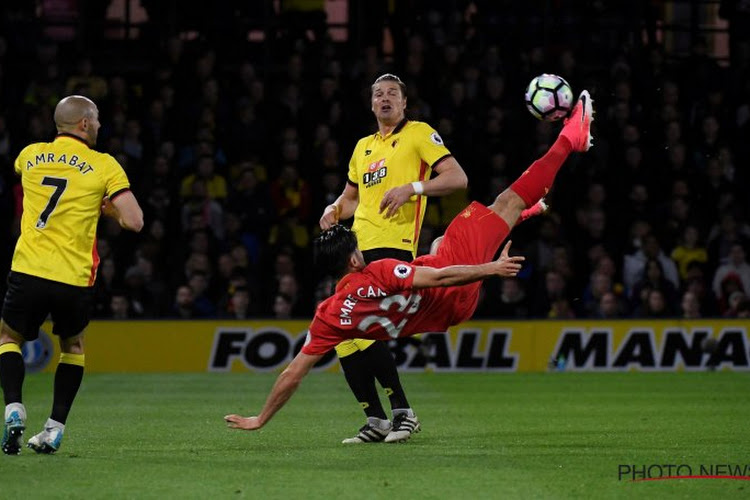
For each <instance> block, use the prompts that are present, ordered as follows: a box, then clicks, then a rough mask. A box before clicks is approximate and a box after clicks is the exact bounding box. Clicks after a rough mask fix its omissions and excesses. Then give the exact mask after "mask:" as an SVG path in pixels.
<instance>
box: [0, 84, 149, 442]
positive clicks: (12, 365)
mask: <svg viewBox="0 0 750 500" xmlns="http://www.w3.org/2000/svg"><path fill="white" fill-rule="evenodd" d="M55 125H56V126H57V136H56V137H55V139H54V141H52V142H43V143H36V144H31V145H29V146H27V147H26V148H24V149H23V151H21V153H20V154H19V155H18V158H16V162H15V171H16V173H17V174H18V175H20V176H21V187H22V188H23V195H24V197H23V215H22V217H21V236H20V237H19V239H18V242H17V243H16V249H15V252H14V253H13V262H12V264H11V271H10V273H9V274H8V291H7V293H6V295H5V301H4V302H3V310H2V320H1V322H0V383H1V384H2V388H3V396H4V398H5V427H4V429H3V440H2V449H3V452H4V453H6V454H8V455H14V454H18V453H20V451H21V447H22V437H23V432H24V430H25V429H26V424H25V420H26V409H25V408H24V406H23V403H22V399H21V392H22V387H23V379H24V374H25V366H24V362H23V356H22V354H21V346H22V345H23V343H24V342H25V341H32V340H34V339H36V338H37V336H38V335H39V327H40V326H41V325H42V323H43V322H44V320H45V319H46V318H47V316H48V315H50V316H51V318H52V323H53V325H54V326H53V333H54V334H55V335H57V336H59V340H60V351H61V354H60V362H59V363H58V365H57V370H56V372H55V385H54V399H53V403H52V412H51V414H50V417H49V419H48V420H47V422H46V423H45V426H44V429H43V430H42V432H40V433H39V434H37V435H35V436H34V437H32V438H31V439H29V442H28V446H29V448H32V449H33V450H34V451H36V452H37V453H54V452H55V451H57V450H58V449H59V447H60V443H61V441H62V437H63V432H64V431H65V422H66V420H67V418H68V413H69V412H70V407H71V406H72V404H73V400H74V399H75V396H76V394H77V392H78V388H79V387H80V385H81V381H82V380H83V370H84V365H85V362H84V349H83V331H84V329H85V328H86V325H88V323H89V315H90V306H91V303H92V286H93V285H94V281H95V280H96V270H97V266H98V265H99V256H98V255H97V253H96V227H97V223H98V222H99V216H100V214H102V213H103V214H104V215H108V216H110V217H113V218H115V219H116V220H117V221H118V222H119V223H120V226H122V227H123V228H125V229H129V230H132V231H140V230H141V229H142V228H143V212H142V211H141V208H140V206H139V205H138V202H137V201H136V199H135V196H133V193H131V192H130V183H129V181H128V178H127V176H126V175H125V172H124V171H123V169H122V167H121V166H120V164H119V163H117V161H116V160H115V159H114V158H113V157H112V156H110V155H108V154H104V153H99V152H97V151H94V150H93V149H91V148H92V147H93V146H94V145H95V144H96V138H97V133H98V131H99V127H100V123H99V110H98V109H97V107H96V104H94V103H93V102H92V101H91V100H90V99H88V98H86V97H83V96H77V95H73V96H68V97H65V98H64V99H62V100H61V101H60V102H59V103H58V104H57V107H56V108H55Z"/></svg>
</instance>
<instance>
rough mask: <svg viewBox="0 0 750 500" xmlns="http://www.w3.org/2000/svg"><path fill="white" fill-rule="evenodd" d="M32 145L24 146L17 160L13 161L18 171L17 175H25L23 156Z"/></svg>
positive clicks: (14, 168)
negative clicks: (22, 162)
mask: <svg viewBox="0 0 750 500" xmlns="http://www.w3.org/2000/svg"><path fill="white" fill-rule="evenodd" d="M30 147H31V146H30V145H29V146H26V147H25V148H23V150H22V151H21V152H20V153H18V156H17V157H16V161H15V162H14V163H13V170H14V171H15V172H16V175H23V169H22V168H21V158H22V157H25V156H26V152H27V150H28V149H29V148H30Z"/></svg>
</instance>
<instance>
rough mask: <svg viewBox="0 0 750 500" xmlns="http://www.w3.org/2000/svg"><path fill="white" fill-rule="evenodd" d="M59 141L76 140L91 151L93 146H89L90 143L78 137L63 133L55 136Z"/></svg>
mask: <svg viewBox="0 0 750 500" xmlns="http://www.w3.org/2000/svg"><path fill="white" fill-rule="evenodd" d="M58 139H73V140H76V141H78V142H80V143H82V144H84V145H85V146H86V147H87V148H89V149H91V146H89V143H88V142H86V141H84V140H83V139H81V138H80V137H78V136H77V135H73V134H68V133H66V132H61V133H59V134H57V135H56V136H55V140H58Z"/></svg>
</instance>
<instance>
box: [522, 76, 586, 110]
mask: <svg viewBox="0 0 750 500" xmlns="http://www.w3.org/2000/svg"><path fill="white" fill-rule="evenodd" d="M573 104H574V102H573V89H572V88H570V85H569V84H568V82H566V81H565V79H564V78H563V77H561V76H557V75H552V74H549V73H543V74H541V75H539V76H537V77H536V78H534V79H533V80H531V82H530V83H529V86H528V87H526V107H527V108H528V110H529V112H530V113H531V114H532V115H534V116H535V117H536V118H538V119H540V120H544V121H546V122H554V121H557V120H559V119H561V118H565V117H566V116H568V115H569V114H570V110H571V109H573Z"/></svg>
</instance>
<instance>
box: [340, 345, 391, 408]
mask: <svg viewBox="0 0 750 500" xmlns="http://www.w3.org/2000/svg"><path fill="white" fill-rule="evenodd" d="M368 350H369V349H368ZM339 362H340V363H341V368H342V369H343V370H344V376H345V377H346V381H347V382H348V383H349V388H350V389H351V390H352V392H353V393H354V397H356V398H357V401H358V402H359V405H360V406H361V407H362V410H364V412H365V415H367V416H368V417H377V418H381V419H383V420H388V417H387V416H386V414H385V410H384V409H383V405H382V404H381V403H380V398H379V397H378V391H377V388H376V387H375V376H374V375H373V374H372V371H371V370H370V367H369V366H368V363H367V361H366V359H365V356H364V353H363V352H362V351H357V352H355V353H353V354H350V355H348V356H344V357H343V358H339Z"/></svg>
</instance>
